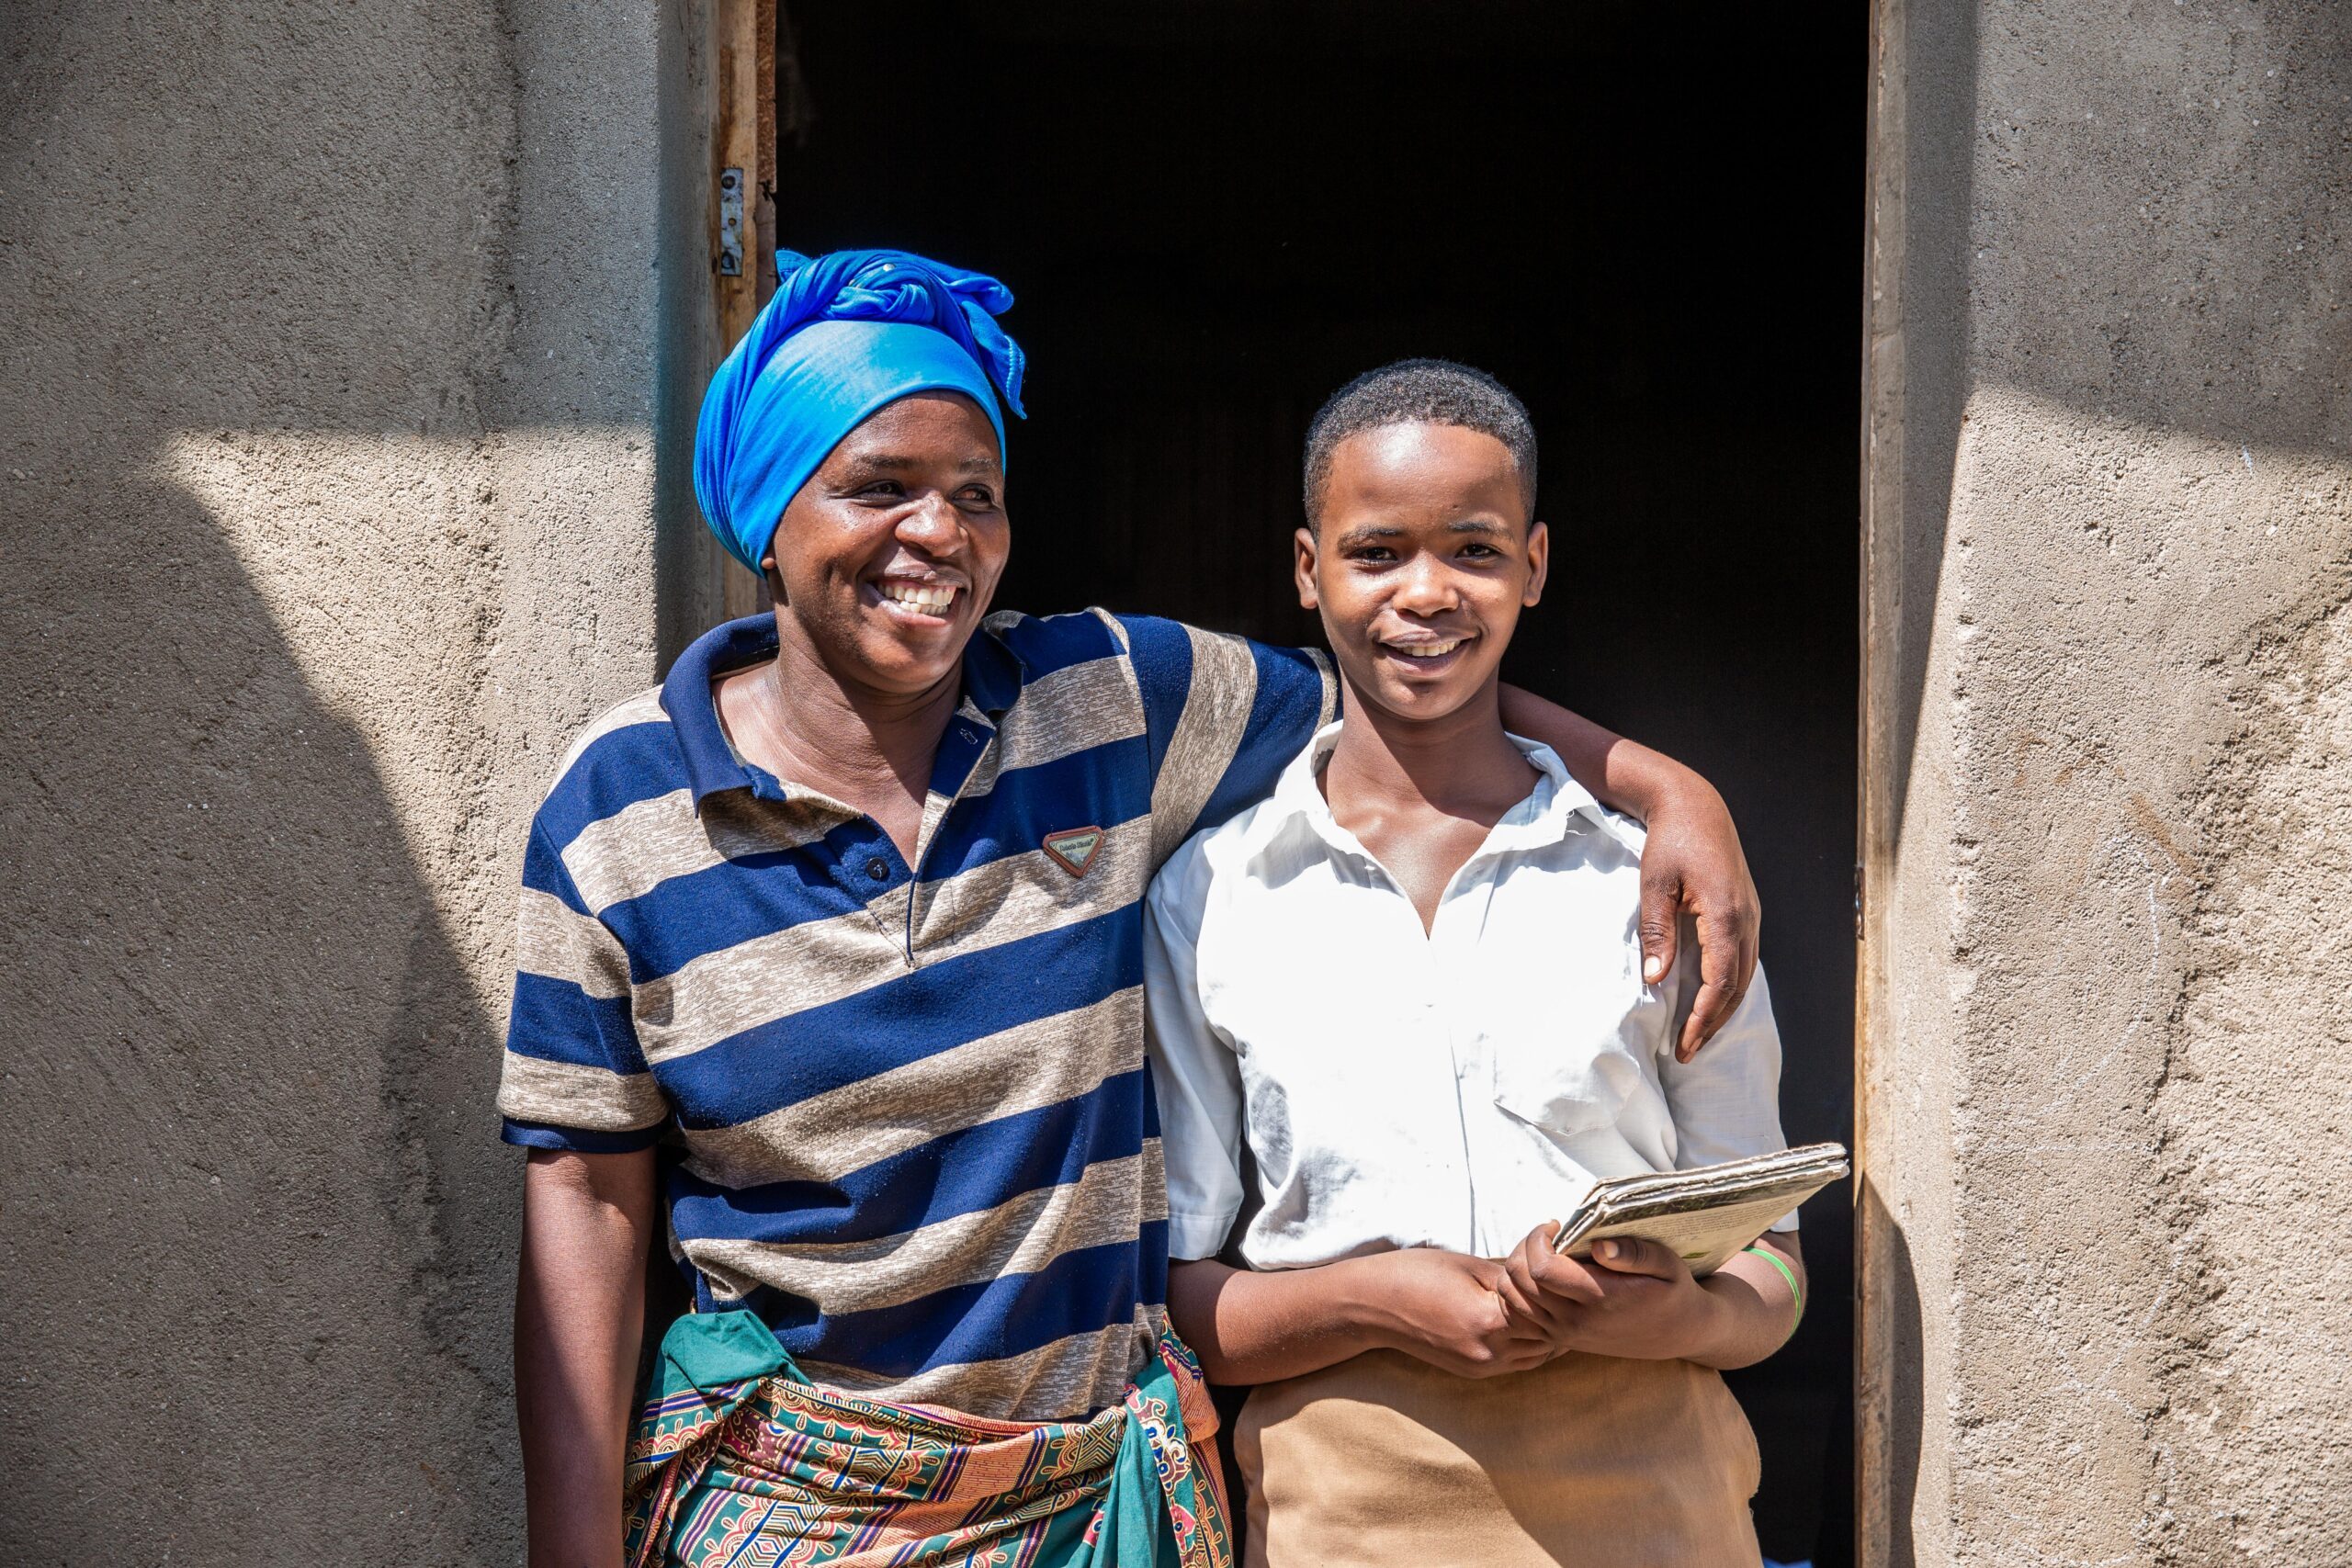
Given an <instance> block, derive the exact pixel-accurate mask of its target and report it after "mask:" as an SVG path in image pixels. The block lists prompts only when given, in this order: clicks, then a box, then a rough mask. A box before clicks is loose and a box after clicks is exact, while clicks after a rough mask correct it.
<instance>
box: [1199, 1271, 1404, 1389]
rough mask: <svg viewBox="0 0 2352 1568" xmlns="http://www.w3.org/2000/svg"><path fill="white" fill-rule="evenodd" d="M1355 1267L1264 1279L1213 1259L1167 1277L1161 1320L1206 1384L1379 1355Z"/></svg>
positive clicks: (1267, 1378)
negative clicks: (1195, 1361) (1165, 1317)
mask: <svg viewBox="0 0 2352 1568" xmlns="http://www.w3.org/2000/svg"><path fill="white" fill-rule="evenodd" d="M1359 1261H1361V1260H1356V1259H1351V1260H1347V1261H1342V1262H1339V1263H1328V1264H1325V1265H1324V1266H1323V1267H1321V1268H1319V1269H1283V1270H1279V1271H1274V1272H1268V1273H1253V1272H1251V1271H1250V1270H1247V1269H1230V1268H1227V1266H1226V1265H1224V1264H1222V1263H1219V1262H1217V1261H1216V1260H1215V1259H1213V1258H1204V1259H1202V1260H1200V1261H1198V1262H1179V1263H1177V1264H1175V1265H1174V1266H1173V1267H1171V1268H1170V1270H1169V1275H1168V1314H1169V1317H1170V1321H1172V1322H1173V1323H1174V1324H1175V1325H1176V1332H1177V1333H1178V1334H1179V1335H1181V1336H1182V1337H1183V1339H1184V1342H1185V1343H1186V1344H1188V1345H1190V1346H1192V1348H1193V1354H1195V1355H1197V1356H1198V1357H1199V1358H1200V1360H1201V1370H1202V1371H1205V1372H1206V1373H1207V1374H1208V1375H1209V1379H1210V1381H1211V1382H1221V1383H1261V1382H1274V1381H1275V1380H1277V1379H1279V1378H1295V1377H1301V1376H1304V1375H1305V1374H1306V1373H1308V1372H1313V1371H1321V1370H1322V1369H1323V1368H1325V1367H1329V1366H1336V1365H1337V1364H1338V1363H1340V1362H1341V1361H1344V1360H1346V1359H1348V1358H1350V1357H1351V1356H1360V1355H1362V1354H1363V1352H1365V1351H1366V1350H1372V1349H1377V1348H1381V1346H1382V1345H1383V1344H1385V1339H1384V1338H1383V1337H1381V1336H1380V1335H1379V1334H1378V1333H1377V1332H1376V1331H1375V1328H1374V1315H1375V1314H1374V1313H1373V1312H1371V1311H1370V1310H1369V1303H1368V1300H1367V1299H1366V1297H1365V1295H1364V1293H1363V1292H1362V1291H1361V1290H1360V1289H1358V1287H1359V1286H1360V1285H1361V1284H1362V1283H1363V1281H1362V1280H1360V1278H1359V1275H1360V1274H1361V1273H1362V1272H1363V1270H1361V1269H1358V1268H1357V1267H1355V1265H1356V1263H1357V1262H1359Z"/></svg>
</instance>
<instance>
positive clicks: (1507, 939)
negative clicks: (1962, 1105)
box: [1144, 724, 1796, 1269]
mask: <svg viewBox="0 0 2352 1568" xmlns="http://www.w3.org/2000/svg"><path fill="white" fill-rule="evenodd" d="M1339 733H1340V725H1339V724H1333V725H1330V726H1329V727H1328V728H1325V729H1324V730H1322V731H1321V732H1320V733H1319V734H1317V736H1316V738H1315V739H1314V741H1313V743H1312V744H1311V745H1310V746H1309V747H1308V748H1307V750H1306V751H1304V752H1302V753H1301V754H1300V755H1299V757H1298V758H1297V759H1296V760H1295V761H1293V762H1292V763H1291V765H1290V766H1289V767H1288V768H1287V769H1285V770H1284V771H1283V776H1282V779H1281V781H1280V782H1279V783H1278V784H1276V785H1275V787H1274V792H1273V794H1272V795H1269V796H1268V797H1267V798H1266V799H1265V800H1263V801H1261V802H1260V803H1259V804H1258V805H1256V806H1254V807H1250V809H1249V810H1247V811H1244V812H1243V813H1241V814H1240V815H1239V816H1238V817H1236V818H1233V819H1232V820H1230V821H1228V822H1227V823H1226V824H1225V825H1224V826H1222V827H1219V828H1216V829H1210V830H1209V831H1207V832H1204V833H1201V834H1197V835H1195V836H1194V837H1193V839H1192V840H1190V841H1188V842H1187V843H1186V844H1185V845H1184V846H1183V847H1182V849H1180V850H1179V851H1177V852H1176V853H1175V855H1174V856H1173V857H1172V858H1171V859H1170V861H1169V862H1168V863H1167V864H1166V865H1165V866H1164V867H1162V868H1161V870H1160V873H1159V876H1158V878H1157V879H1155V880H1154V882H1153V883H1152V886H1151V891H1150V894H1149V897H1148V898H1147V900H1146V903H1145V914H1144V985H1145V1006H1146V1015H1147V1018H1148V1043H1149V1050H1150V1058H1151V1068H1152V1075H1153V1079H1154V1083H1155V1087H1156V1088H1157V1089H1158V1091H1159V1122H1160V1149H1161V1152H1162V1156H1163V1157H1164V1158H1165V1160H1166V1164H1167V1169H1168V1204H1169V1211H1170V1213H1169V1222H1170V1223H1169V1250H1170V1254H1171V1255H1172V1256H1173V1257H1175V1258H1208V1257H1214V1256H1215V1255H1216V1253H1217V1252H1218V1251H1219V1250H1221V1249H1222V1248H1223V1247H1224V1246H1225V1243H1226V1239H1227V1235H1228V1233H1229V1232H1230V1231H1231V1230H1232V1227H1233V1222H1234V1220H1235V1218H1236V1217H1237V1215H1238V1213H1240V1209H1241V1204H1242V1198H1243V1191H1242V1183H1241V1166H1240V1159H1239V1152H1240V1147H1241V1144H1242V1140H1243V1139H1244V1137H1245V1136H1246V1137H1247V1139H1248V1141H1249V1145H1250V1151H1251V1153H1252V1154H1253V1155H1254V1156H1256V1160H1257V1166H1258V1171H1257V1179H1258V1188H1259V1194H1260V1196H1261V1198H1262V1199H1263V1207H1262V1208H1261V1209H1260V1211H1259V1212H1258V1213H1257V1214H1256V1215H1254V1216H1253V1217H1252V1218H1251V1220H1250V1226H1249V1229H1248V1232H1247V1234H1246V1235H1244V1236H1243V1238H1242V1242H1241V1251H1242V1255H1243V1256H1244V1257H1245V1258H1247V1259H1248V1261H1249V1262H1250V1265H1251V1266H1252V1267H1255V1268H1260V1269H1286V1268H1304V1267H1307V1266H1311V1265H1314V1264H1319V1263H1329V1262H1332V1261H1334V1260H1336V1259H1338V1258H1348V1257H1352V1256H1355V1255H1357V1254H1361V1253H1366V1252H1375V1251H1382V1250H1385V1249H1387V1248H1390V1247H1420V1246H1433V1247H1446V1248H1449V1249H1451V1250H1453V1251H1456V1252H1466V1253H1472V1254H1476V1255H1478V1256H1482V1257H1489V1258H1492V1257H1499V1256H1501V1255H1502V1254H1504V1253H1506V1252H1508V1251H1509V1250H1510V1249H1511V1248H1512V1247H1516V1246H1518V1244H1519V1242H1520V1240H1521V1238H1522V1237H1523V1236H1525V1235H1526V1234H1527V1233H1528V1232H1529V1231H1530V1230H1532V1228H1534V1226H1535V1225H1536V1224H1539V1223H1541V1222H1543V1221H1544V1220H1554V1219H1558V1218H1560V1217H1561V1216H1562V1215H1564V1214H1566V1213H1567V1212H1568V1210H1569V1209H1571V1208H1572V1207H1574V1206H1575V1204H1576V1202H1577V1200H1578V1199H1580V1198H1581V1197H1583V1195H1584V1193H1585V1191H1586V1190H1588V1189H1589V1187H1590V1186H1591V1184H1592V1182H1593V1181H1594V1180H1596V1179H1600V1178H1602V1177H1609V1176H1622V1175H1628V1174H1633V1173H1635V1172H1640V1171H1649V1170H1672V1169H1678V1168H1689V1167H1691V1166H1700V1165H1708V1164H1712V1163H1713V1162H1715V1161H1717V1160H1725V1159H1733V1158H1736V1157H1738V1156H1744V1155H1755V1154H1764V1153H1769V1152H1770V1151H1773V1150H1777V1149H1781V1148H1784V1147H1786V1146H1787V1140H1786V1139H1785V1138H1784V1137H1783V1136H1782V1135H1781V1119H1780V1106H1779V1088H1780V1075H1781V1041H1780V1034H1779V1032H1778V1031H1777V1030H1776V1029H1775V1028H1774V1027H1773V1023H1772V1007H1771V1000H1770V995H1769V994H1768V992H1767V990H1766V988H1765V984H1764V974H1763V971H1762V970H1761V969H1758V971H1757V974H1756V978H1755V982H1754V984H1753V985H1751V986H1750V987H1749V988H1748V992H1747V998H1745V999H1744V1000H1743V1001H1742V1002H1741V1004H1740V1007H1739V1009H1738V1010H1737V1011H1736V1012H1735V1013H1734V1014H1733V1015H1732V1018H1731V1021H1729V1022H1728V1023H1726V1024H1725V1025H1724V1027H1723V1029H1722V1030H1721V1031H1720V1032H1717V1033H1716V1034H1715V1036H1714V1037H1713V1039H1712V1040H1710V1041H1709V1042H1708V1043H1707V1044H1706V1046H1705V1047H1704V1048H1703V1049H1702V1050H1701V1051H1700V1053H1699V1055H1698V1058H1697V1059H1696V1060H1695V1061H1693V1062H1691V1064H1689V1065H1688V1066H1684V1065H1682V1064H1679V1063H1678V1062H1676V1061H1675V1060H1674V1042H1675V1039H1676V1036H1677V1034H1678V1032H1679V1028H1680V1025H1681V1021H1682V1020H1683V1018H1684V1017H1686V1016H1687V1015H1688V1013H1689V1011H1690V1006H1691V996H1692V995H1693V994H1694V993H1695V992H1696V990H1697V988H1698V984H1699V979H1698V952H1697V949H1698V944H1697V943H1696V942H1691V941H1687V940H1686V941H1684V942H1681V943H1679V949H1680V951H1679V954H1678V958H1677V962H1676V964H1675V967H1674V970H1673V972H1672V973H1670V974H1668V975H1667V976H1665V977H1664V979H1663V980H1662V981H1661V983H1660V984H1658V985H1657V986H1645V985H1644V984H1643V983H1642V978H1641V962H1642V955H1641V946H1640V942H1639V940H1638V937H1637V933H1636V931H1635V929H1634V927H1635V922H1636V920H1637V919H1638V917H1639V908H1640V895H1641V851H1642V842H1643V833H1642V829H1641V827H1640V826H1639V825H1638V824H1637V823H1635V822H1634V820H1633V819H1632V818H1626V817H1623V816H1620V815H1619V814H1617V813H1615V812H1612V811H1610V810H1608V809H1607V808H1606V807H1602V806H1601V805H1600V803H1599V802H1598V801H1596V800H1594V799H1593V797H1592V796H1591V795H1589V794H1588V793H1587V792H1586V791H1585V789H1584V788H1583V786H1582V785H1580V784H1577V782H1576V781H1575V779H1574V778H1572V777H1571V776H1569V774H1568V772H1567V770H1566V768H1565V767H1563V766H1562V765H1561V763H1560V761H1559V759H1558V758H1557V757H1556V756H1555V755H1554V754H1553V753H1552V751H1551V750H1549V749H1548V748H1546V747H1544V746H1542V745H1539V744H1537V743H1536V742H1534V741H1532V740H1524V739H1520V738H1519V737H1517V736H1513V737H1511V742H1512V744H1513V745H1515V746H1517V747H1518V748H1519V750H1521V752H1522V753H1523V754H1524V755H1525V756H1526V758H1527V760H1528V761H1529V762H1530V764H1532V766H1533V767H1534V768H1535V769H1536V770H1537V771H1538V772H1539V773H1541V774H1542V775H1543V776H1542V778H1541V779H1540V780H1539V781H1538V782H1537V784H1536V785H1535V788H1534V791H1533V792H1532V794H1531V795H1529V796H1528V797H1527V798H1526V799H1525V800H1523V801H1521V803H1520V804H1519V805H1518V806H1517V807H1513V808H1512V809H1511V810H1510V813H1508V814H1507V815H1506V816H1505V817H1504V818H1502V820H1501V821H1499V822H1498V823H1497V824H1496V825H1495V827H1494V829H1493V830H1492V831H1491V832H1490V833H1488V835H1487V840H1486V841H1485V843H1484V844H1483V845H1481V846H1480V848H1479V849H1478V851H1477V852H1476V854H1474V855H1472V856H1471V857H1470V859H1469V861H1468V862H1467V863H1465V864H1464V866H1463V867H1462V869H1461V870H1460V871H1459V872H1457V873H1456V874H1454V876H1453V881H1452V882H1451V883H1450V884H1449V885H1448V886H1447V887H1446V890H1445V894H1444V897H1443V898H1442V901H1441V902H1440V904H1439V905H1438V910H1437V918H1436V919H1435V921H1434V922H1433V924H1432V926H1431V929H1430V931H1429V933H1428V934H1427V935H1426V936H1424V935H1423V933H1422V930H1421V923H1420V917H1419V914H1418V913H1417V912H1416V911H1415V910H1414V908H1413V906H1412V902H1411V900H1410V899H1408V897H1406V896H1405V894H1404V891H1403V890H1402V889H1401V888H1399V887H1398V886H1397V884H1396V883H1395V881H1394V880H1393V879H1392V878H1390V877H1389V875H1388V874H1387V873H1386V872H1385V871H1384V870H1382V869H1381V868H1380V866H1379V864H1378V863H1377V862H1375V861H1374V859H1373V857H1372V856H1371V855H1370V854H1369V853H1368V852H1365V850H1364V848H1363V845H1362V844H1361V843H1360V842H1359V841H1358V840H1356V837H1355V835H1354V834H1352V833H1351V832H1349V831H1348V830H1347V829H1345V828H1342V827H1340V824H1339V823H1338V821H1337V820H1336V819H1334V818H1333V817H1332V815H1331V810H1330V807H1329V804H1328V803H1327V802H1326V801H1325V800H1324V798H1323V792H1322V789H1321V788H1320V786H1319V784H1318V782H1317V776H1318V774H1319V773H1320V772H1321V769H1322V764H1323V761H1324V760H1325V759H1326V758H1327V757H1329V754H1330V750H1331V747H1332V745H1333V744H1334V743H1335V742H1336V741H1337V740H1338V739H1339ZM1795 1227H1796V1216H1795V1215H1794V1214H1791V1215H1789V1216H1788V1217H1787V1218H1785V1219H1783V1220H1782V1221H1781V1222H1780V1224H1777V1225H1776V1226H1774V1227H1773V1228H1775V1229H1776V1230H1793V1229H1794V1228H1795Z"/></svg>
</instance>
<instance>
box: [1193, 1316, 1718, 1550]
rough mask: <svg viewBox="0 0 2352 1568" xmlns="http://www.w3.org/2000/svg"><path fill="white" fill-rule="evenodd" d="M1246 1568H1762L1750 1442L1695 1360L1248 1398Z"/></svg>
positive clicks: (1585, 1365)
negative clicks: (1561, 1567) (1548, 1567)
mask: <svg viewBox="0 0 2352 1568" xmlns="http://www.w3.org/2000/svg"><path fill="white" fill-rule="evenodd" d="M1234 1453H1235V1457H1236V1458H1237V1460H1238V1461H1239V1463H1240V1466H1241V1470H1242V1473H1243V1474H1244V1475H1246V1476H1247V1477H1248V1478H1249V1483H1250V1540H1249V1549H1248V1551H1247V1554H1246V1559H1245V1561H1246V1563H1247V1565H1248V1568H1391V1565H1394V1568H1490V1565H1491V1568H1521V1565H1526V1568H1534V1565H1537V1564H1544V1563H1554V1562H1565V1563H1574V1564H1577V1568H1717V1565H1721V1568H1756V1563H1757V1562H1758V1553H1757V1545H1756V1529H1755V1525H1754V1522H1753V1521H1752V1520H1751V1519H1750V1517H1749V1516H1748V1511H1747V1500H1748V1498H1749V1497H1751V1496H1753V1495H1755V1492H1756V1481H1757V1453H1756V1436H1755V1434H1754V1433H1753V1432H1751V1431H1750V1430H1749V1429H1748V1426H1747V1416H1744V1415H1743V1414H1741V1412H1740V1408H1739V1404H1738V1403H1737V1402H1736V1400H1734V1399H1733V1398H1732V1396H1731V1391H1730V1390H1729V1389H1727V1388H1725V1387H1724V1380H1723V1378H1722V1377H1721V1376H1720V1375H1718V1374H1717V1373H1715V1372H1714V1371H1711V1370H1709V1369H1708V1368H1705V1367H1699V1366H1693V1365H1692V1364H1691V1363H1690V1362H1688V1361H1629V1360H1621V1359H1617V1358H1615V1357H1607V1356H1586V1355H1579V1354H1576V1353H1573V1352H1572V1353H1570V1354H1568V1355H1565V1356H1562V1357H1561V1358H1560V1359H1557V1360H1555V1361H1553V1362H1550V1363H1549V1364H1547V1365H1545V1366H1542V1367H1539V1368H1537V1369H1535V1370H1534V1371H1527V1372H1513V1373H1510V1374H1507V1375H1504V1376H1501V1377H1493V1378H1460V1377H1455V1376H1453V1374H1452V1373H1450V1372H1443V1371H1439V1370H1438V1369H1437V1368H1435V1367H1432V1366H1430V1365H1429V1364H1428V1363H1427V1362H1425V1361H1419V1360H1416V1359H1413V1358H1412V1357H1410V1356H1407V1355H1404V1354H1402V1353H1400V1352H1397V1351H1393V1350H1375V1351H1373V1352H1371V1353H1369V1354H1367V1355H1363V1356H1358V1357H1356V1358H1355V1359H1352V1360H1348V1361H1342V1362H1340V1364H1339V1365H1338V1366H1336V1367H1329V1368H1326V1369H1325V1370H1324V1371H1319V1372H1311V1373H1309V1374H1308V1375H1306V1377H1302V1378H1292V1379H1289V1380H1287V1381H1285V1382H1275V1383H1266V1384H1264V1385H1262V1386H1261V1387H1259V1388H1258V1389H1256V1390H1254V1391H1253V1392H1252V1393H1250V1402H1249V1404H1247V1405H1246V1406H1244V1407H1243V1410H1242V1413H1241V1419H1240V1421H1239V1422H1238V1424H1237V1426H1236V1428H1235V1432H1234Z"/></svg>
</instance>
